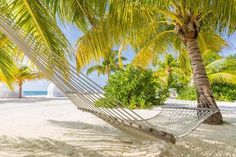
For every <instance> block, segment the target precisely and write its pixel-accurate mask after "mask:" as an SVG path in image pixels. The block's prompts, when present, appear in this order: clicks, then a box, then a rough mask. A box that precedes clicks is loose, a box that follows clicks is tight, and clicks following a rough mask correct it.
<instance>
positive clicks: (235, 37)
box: [23, 24, 236, 91]
mask: <svg viewBox="0 0 236 157" xmlns="http://www.w3.org/2000/svg"><path fill="white" fill-rule="evenodd" d="M59 27H60V28H61V30H62V32H63V33H64V34H65V36H66V37H67V39H68V40H69V42H70V43H71V44H72V45H73V46H75V45H76V41H77V40H78V39H79V37H81V36H82V35H83V34H82V33H81V32H80V31H79V30H78V29H77V28H76V26H74V25H71V24H66V25H62V24H59ZM224 38H225V40H226V41H227V42H228V43H229V47H230V48H224V49H223V50H222V51H221V54H222V55H224V56H226V55H230V54H231V55H233V54H236V32H235V33H233V34H232V35H231V36H229V37H227V36H224ZM122 54H123V55H124V56H125V57H126V58H127V59H128V61H130V60H132V59H133V57H134V52H133V50H132V49H131V48H130V47H128V48H127V49H126V50H124V52H123V53H122ZM89 78H91V79H92V80H94V81H95V82H96V83H98V84H99V85H100V86H104V85H105V84H106V80H107V77H106V76H102V75H100V76H99V77H98V76H97V74H96V73H92V74H91V75H89ZM49 84H50V82H49V81H47V80H38V81H28V82H26V83H25V84H24V85H23V90H24V91H46V90H47V88H48V86H49Z"/></svg>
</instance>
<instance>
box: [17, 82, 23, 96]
mask: <svg viewBox="0 0 236 157" xmlns="http://www.w3.org/2000/svg"><path fill="white" fill-rule="evenodd" d="M18 86H19V98H22V83H19V84H18Z"/></svg>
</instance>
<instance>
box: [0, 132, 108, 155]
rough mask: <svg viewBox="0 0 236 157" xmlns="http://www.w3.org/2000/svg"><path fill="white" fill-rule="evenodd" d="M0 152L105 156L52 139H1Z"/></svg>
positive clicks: (4, 137)
mask: <svg viewBox="0 0 236 157" xmlns="http://www.w3.org/2000/svg"><path fill="white" fill-rule="evenodd" d="M0 146H1V148H0V151H1V152H2V151H6V152H9V153H10V154H11V153H12V154H17V156H24V157H55V156H60V157H64V156H65V157H67V156H70V157H80V156H103V155H102V154H100V153H99V152H98V151H93V150H91V149H86V148H83V147H76V146H74V145H71V144H68V143H66V142H64V141H58V140H55V139H51V138H40V139H31V138H23V137H17V138H9V137H6V136H3V137H0Z"/></svg>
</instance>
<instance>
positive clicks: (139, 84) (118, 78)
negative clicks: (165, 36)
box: [96, 65, 167, 109]
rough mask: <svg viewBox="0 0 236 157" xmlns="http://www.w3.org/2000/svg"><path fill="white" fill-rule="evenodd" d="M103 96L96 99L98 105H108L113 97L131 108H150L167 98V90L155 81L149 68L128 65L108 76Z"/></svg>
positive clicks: (113, 105)
mask: <svg viewBox="0 0 236 157" xmlns="http://www.w3.org/2000/svg"><path fill="white" fill-rule="evenodd" d="M104 90H105V94H104V95H105V98H103V99H100V100H98V101H97V103H96V104H97V105H98V106H103V107H115V105H116V104H112V105H111V106H109V105H108V104H110V103H108V102H113V100H114V98H116V99H118V100H119V101H120V102H122V103H123V104H124V105H125V106H126V107H128V108H131V109H136V108H138V109H141V108H150V107H151V106H153V105H160V104H162V103H163V101H164V100H165V99H166V98H167V92H166V90H164V89H163V88H162V87H161V83H158V82H157V81H156V78H155V77H154V76H153V72H152V71H151V70H144V69H142V68H137V67H133V66H131V65H128V66H127V68H126V69H125V70H120V71H117V72H115V73H114V74H113V75H111V76H110V78H109V80H108V84H107V86H106V87H105V88H104Z"/></svg>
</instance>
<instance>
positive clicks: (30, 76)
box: [15, 66, 42, 98]
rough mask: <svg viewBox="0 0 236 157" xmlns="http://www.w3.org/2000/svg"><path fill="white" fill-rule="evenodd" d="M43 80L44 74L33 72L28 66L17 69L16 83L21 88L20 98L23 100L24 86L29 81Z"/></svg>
mask: <svg viewBox="0 0 236 157" xmlns="http://www.w3.org/2000/svg"><path fill="white" fill-rule="evenodd" d="M40 78H42V73H40V72H38V71H32V70H31V69H30V68H29V67H28V66H22V67H20V68H17V69H16V73H15V81H16V83H17V84H18V86H19V98H22V86H23V83H24V82H25V81H26V80H27V81H29V80H35V79H40Z"/></svg>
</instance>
